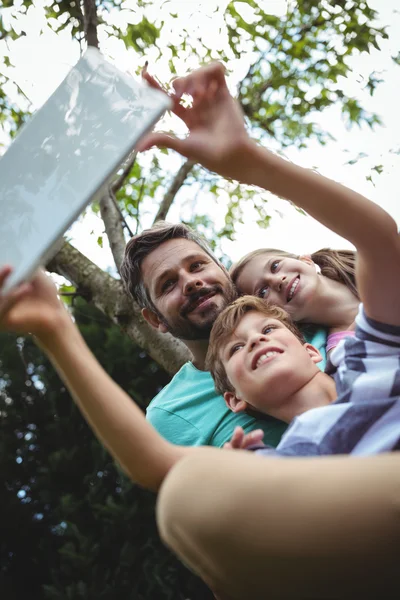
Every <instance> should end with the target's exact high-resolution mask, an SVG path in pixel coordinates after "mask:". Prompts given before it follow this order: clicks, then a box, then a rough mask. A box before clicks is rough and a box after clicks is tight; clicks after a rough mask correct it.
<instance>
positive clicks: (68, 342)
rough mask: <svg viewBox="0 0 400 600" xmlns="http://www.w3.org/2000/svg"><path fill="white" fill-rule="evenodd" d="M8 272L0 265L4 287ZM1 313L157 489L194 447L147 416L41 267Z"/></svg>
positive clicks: (106, 439)
mask: <svg viewBox="0 0 400 600" xmlns="http://www.w3.org/2000/svg"><path fill="white" fill-rule="evenodd" d="M9 272H10V270H9V269H4V268H3V269H1V270H0V290H1V286H2V284H3V282H4V280H5V279H6V277H7V276H8V274H9ZM10 304H11V306H10ZM1 314H2V316H0V328H1V329H5V330H8V331H14V332H16V333H25V334H26V333H28V332H30V333H33V334H34V335H35V336H36V339H37V341H38V343H39V345H40V346H41V347H42V348H43V350H44V351H45V352H46V354H47V355H48V356H49V358H50V360H51V362H52V363H53V365H54V366H55V368H56V369H57V371H58V373H59V375H60V376H61V378H62V379H63V381H64V383H65V384H66V386H67V387H68V389H69V391H70V393H71V394H72V396H73V398H74V400H75V402H76V404H77V405H78V406H79V408H80V410H81V411H82V413H83V415H84V417H85V419H86V420H87V421H88V423H89V424H90V426H91V427H92V429H93V430H94V432H95V434H96V436H97V437H98V438H99V439H100V441H101V442H102V443H103V444H104V445H105V446H106V448H107V449H108V450H109V451H110V452H111V454H112V455H113V456H114V458H115V459H116V460H117V461H118V462H119V463H120V464H121V466H122V468H123V469H124V471H125V472H126V473H127V474H128V475H129V477H130V478H131V479H132V480H133V481H135V482H137V483H139V484H140V485H142V486H143V487H146V488H148V489H151V490H158V488H159V487H160V485H161V483H162V482H163V480H164V477H165V476H166V475H167V473H168V471H169V469H170V468H171V467H172V466H173V465H174V464H175V463H176V462H177V461H178V460H179V459H180V458H182V457H183V456H185V455H186V454H188V453H190V452H193V451H196V449H192V448H185V447H182V446H174V445H173V444H170V443H169V442H167V441H165V440H164V439H163V438H162V437H161V436H160V435H159V434H158V433H157V432H156V431H155V430H154V429H153V427H152V426H151V425H150V424H149V423H148V422H147V421H146V419H145V417H144V415H143V413H142V411H141V410H140V409H139V407H138V406H136V405H135V403H134V402H133V401H132V400H131V398H130V397H129V396H128V395H127V394H126V393H125V392H124V391H123V390H122V389H121V388H120V387H119V386H118V385H117V384H116V383H115V382H114V381H113V380H112V379H111V378H110V377H109V376H108V375H107V373H106V372H105V371H104V369H103V368H102V367H101V366H100V364H99V363H98V362H97V360H96V359H95V357H94V356H93V354H92V353H91V352H90V350H89V348H88V347H87V345H86V343H85V341H84V340H83V338H82V336H81V334H80V333H79V331H78V329H77V327H76V326H75V325H74V323H73V322H72V320H71V317H70V315H69V314H68V312H67V311H66V309H65V308H64V306H63V305H62V303H61V302H60V301H59V299H58V298H57V290H56V288H55V286H54V284H53V282H52V281H51V279H50V278H49V277H47V276H46V275H45V274H44V273H43V272H40V273H39V274H38V275H37V276H36V277H35V278H34V280H33V281H32V283H30V284H24V287H23V288H21V291H17V292H16V293H14V294H13V296H12V297H11V298H1V296H0V315H1Z"/></svg>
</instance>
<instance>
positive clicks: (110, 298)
mask: <svg viewBox="0 0 400 600" xmlns="http://www.w3.org/2000/svg"><path fill="white" fill-rule="evenodd" d="M46 268H47V269H48V270H50V271H54V272H56V273H58V274H59V275H62V276H63V277H65V278H66V279H68V280H69V281H71V283H73V284H74V285H75V286H76V288H77V290H78V292H79V293H80V294H81V295H82V296H83V297H84V298H86V299H87V300H88V301H91V302H92V303H93V304H94V305H95V306H97V308H99V309H100V310H101V311H102V312H103V313H104V314H106V315H107V316H108V317H109V318H110V319H111V320H112V321H113V322H114V323H116V324H117V325H119V327H121V329H122V330H123V331H125V332H126V334H127V335H128V336H129V337H130V338H131V339H133V340H134V341H135V342H136V343H137V344H138V345H139V346H140V347H141V348H143V349H144V350H145V351H146V352H147V353H148V354H149V355H150V356H151V357H152V358H153V359H154V360H155V361H156V362H158V364H159V365H161V366H162V367H163V368H164V369H165V370H166V371H167V372H168V373H170V374H171V375H173V374H174V373H176V371H177V370H178V369H179V368H180V367H181V366H182V364H183V363H184V362H186V361H187V360H188V359H190V353H189V351H188V349H187V348H186V346H185V345H184V344H183V343H182V342H181V341H179V340H177V339H175V338H173V337H172V336H170V335H169V334H166V335H164V334H160V333H158V331H156V330H155V329H153V328H152V327H150V325H148V323H147V322H146V321H145V320H144V318H143V317H142V314H141V311H140V308H139V306H138V305H137V304H136V302H134V301H133V300H132V299H131V298H130V297H129V296H128V294H127V293H126V292H125V290H124V288H123V285H122V283H121V281H118V280H117V279H114V278H113V277H111V275H109V274H108V273H106V272H104V271H102V270H101V269H100V268H99V267H98V266H97V265H95V264H94V263H92V262H91V261H90V260H89V259H88V258H87V257H86V256H84V255H83V254H82V253H81V252H79V250H77V249H76V248H74V246H72V245H71V244H69V243H68V242H64V244H63V246H62V248H61V250H60V251H59V252H58V253H57V255H56V256H55V257H54V258H53V259H52V260H51V261H50V263H49V264H48V265H47V267H46Z"/></svg>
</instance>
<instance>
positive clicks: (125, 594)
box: [0, 299, 211, 600]
mask: <svg viewBox="0 0 400 600" xmlns="http://www.w3.org/2000/svg"><path fill="white" fill-rule="evenodd" d="M74 304H75V308H74V314H75V319H76V320H77V323H78V324H79V327H80V329H81V331H82V333H83V335H84V337H85V339H86V340H87V342H88V343H89V345H90V347H91V348H92V349H93V351H94V352H95V354H96V355H97V357H98V358H99V360H100V361H101V362H102V364H103V365H104V366H105V368H106V369H107V371H108V372H109V373H110V374H111V376H112V377H113V378H114V379H115V380H116V381H117V382H118V383H120V384H121V385H122V386H123V387H124V388H125V389H126V390H127V391H128V393H130V394H131V395H132V396H133V397H134V398H135V400H136V401H138V402H139V404H140V405H141V406H142V407H144V406H145V405H146V404H147V402H148V401H149V399H150V398H151V396H152V395H154V394H155V393H156V392H157V390H158V389H159V388H160V387H161V386H163V385H164V384H165V382H166V375H165V373H163V372H162V371H161V370H160V369H159V367H158V366H157V365H156V364H155V363H154V362H153V361H151V360H150V359H149V358H148V357H147V356H146V355H145V354H144V353H143V352H142V351H141V350H140V348H138V347H134V346H133V345H132V343H131V341H130V340H129V339H128V338H127V337H126V336H124V335H123V334H122V333H121V332H120V331H119V330H118V328H116V327H115V326H110V324H109V323H108V322H107V321H106V319H105V317H104V316H103V315H102V314H101V313H99V312H98V311H97V310H95V309H93V307H90V306H89V305H86V304H85V303H84V302H83V300H80V299H75V300H74ZM0 347H1V353H0V423H1V436H0V469H1V472H2V481H3V484H2V485H4V487H3V488H2V492H1V506H2V510H1V512H0V529H1V532H2V535H1V540H0V554H1V557H0V596H1V597H2V598H7V600H17V599H18V600H20V599H21V598H24V597H26V598H29V599H30V600H39V599H40V600H43V599H48V600H70V599H71V600H77V599H78V598H84V599H85V600H92V599H93V600H100V599H101V600H115V599H116V598H126V599H127V600H129V599H132V600H139V599H143V600H151V599H155V600H158V599H162V598H165V599H168V598H170V599H172V598H174V599H175V598H176V599H179V598H181V599H182V600H183V598H192V599H196V598H198V599H200V598H208V597H211V596H209V594H208V592H207V590H206V589H205V588H204V586H203V584H202V583H201V582H199V581H198V580H197V579H196V578H194V577H193V576H192V575H191V574H190V573H189V572H188V571H187V570H186V569H185V568H184V567H183V566H182V565H180V564H179V563H178V561H177V560H176V559H175V558H174V557H173V556H172V555H171V554H170V553H169V552H168V551H167V550H166V549H165V548H164V547H163V546H162V545H161V543H160V541H159V539H158V536H157V532H156V527H155V522H154V500H155V499H154V496H153V494H151V493H149V492H145V491H144V490H142V489H140V488H138V487H137V486H135V485H133V484H132V483H131V482H130V481H129V480H128V479H127V478H126V477H125V476H124V475H123V473H121V472H120V470H119V469H118V468H117V466H116V465H115V464H114V463H113V462H112V460H111V459H110V456H109V455H108V453H107V452H106V451H105V450H104V448H103V447H102V446H101V445H100V444H99V443H98V442H97V440H96V439H95V437H94V435H93V433H92V432H91V431H90V429H89V428H88V426H87V425H86V423H85V421H84V419H83V418H82V417H81V415H80V413H79V411H78V409H77V408H76V407H75V405H74V403H73V402H72V399H71V398H70V396H69V394H68V393H67V391H66V390H65V388H64V386H63V384H62V382H61V381H60V380H59V379H58V377H57V376H56V375H55V372H54V370H53V369H52V368H51V366H50V365H49V363H48V361H47V360H46V359H45V358H44V357H43V355H42V353H41V352H40V350H39V349H38V348H37V347H36V346H35V345H34V344H33V342H32V340H30V339H22V338H18V339H17V340H16V339H15V338H13V337H12V336H10V335H6V334H1V335H0Z"/></svg>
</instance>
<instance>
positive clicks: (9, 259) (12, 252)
mask: <svg viewBox="0 0 400 600" xmlns="http://www.w3.org/2000/svg"><path fill="white" fill-rule="evenodd" d="M167 108H170V100H169V98H168V97H167V96H166V95H164V94H162V93H161V92H158V91H157V90H154V89H151V88H150V87H147V86H146V85H145V84H144V83H137V82H136V81H135V80H134V79H133V78H131V77H129V76H128V75H126V74H124V73H121V72H120V71H118V70H117V69H116V68H115V67H114V66H113V65H111V64H109V63H108V62H107V61H106V60H104V58H103V57H102V56H101V54H100V52H99V51H98V50H96V49H95V48H89V49H88V50H87V51H86V52H85V54H84V55H83V56H82V58H81V59H80V60H79V62H78V63H77V65H76V66H75V67H74V68H73V69H72V70H71V71H70V73H69V74H68V76H67V77H66V78H65V79H64V81H63V82H62V83H61V85H60V86H59V87H58V89H57V90H56V91H55V92H54V94H53V95H52V96H51V97H50V98H49V100H48V101H47V102H46V103H45V104H44V106H43V107H42V108H41V109H40V110H39V111H38V112H37V113H36V114H35V115H34V117H33V118H32V119H31V121H30V122H29V123H28V124H27V125H25V126H24V127H23V129H22V130H21V132H20V133H19V134H18V136H17V137H16V139H15V141H14V142H13V143H12V144H11V146H10V148H9V149H8V150H7V152H6V153H5V154H4V156H3V157H2V158H1V159H0V267H1V266H4V265H10V266H11V267H12V268H13V273H12V275H11V276H10V277H9V279H8V281H7V285H6V286H5V287H4V291H6V290H7V289H10V288H11V287H13V286H15V285H17V284H19V283H20V282H22V281H24V280H26V279H28V278H29V277H30V276H31V275H32V274H33V272H34V271H35V269H36V268H37V267H38V266H39V265H40V264H44V263H45V262H46V261H47V260H49V259H50V258H51V255H52V253H54V252H55V250H56V249H57V248H55V245H56V246H58V245H57V241H58V240H59V239H60V236H62V235H63V234H64V233H65V231H66V230H67V229H68V227H69V226H70V225H71V224H72V223H73V221H74V220H75V219H76V218H77V217H78V216H79V214H80V213H81V212H82V211H83V209H84V208H85V206H86V205H87V204H88V203H89V202H91V201H92V200H94V199H96V198H100V196H101V194H102V193H104V191H105V186H107V185H108V183H109V180H110V177H111V176H112V175H113V174H115V172H116V171H117V170H118V168H119V167H120V165H121V163H122V162H123V161H124V160H125V159H126V158H127V157H128V155H129V154H130V152H131V151H132V150H133V149H134V146H135V144H136V143H137V142H138V140H139V139H140V137H142V136H143V134H144V133H146V132H147V131H148V130H149V129H151V128H152V126H153V125H154V124H155V122H156V121H157V120H158V119H159V118H160V117H161V115H162V114H163V113H164V111H165V110H166V109H167Z"/></svg>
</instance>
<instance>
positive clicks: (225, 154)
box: [137, 63, 253, 179]
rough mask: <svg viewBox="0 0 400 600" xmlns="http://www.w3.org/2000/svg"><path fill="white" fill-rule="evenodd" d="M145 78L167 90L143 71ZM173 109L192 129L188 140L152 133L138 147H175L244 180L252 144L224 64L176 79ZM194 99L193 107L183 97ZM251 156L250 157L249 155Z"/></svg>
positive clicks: (216, 168)
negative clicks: (244, 170)
mask: <svg viewBox="0 0 400 600" xmlns="http://www.w3.org/2000/svg"><path fill="white" fill-rule="evenodd" d="M143 78H144V79H145V80H146V81H147V82H148V83H149V84H150V85H151V86H152V87H154V88H156V89H158V90H161V91H164V92H165V90H163V88H162V87H161V86H160V84H159V83H158V82H157V81H156V80H155V79H154V78H153V77H152V76H151V75H149V74H148V73H147V69H144V71H143ZM172 85H173V87H174V93H172V94H168V95H169V96H170V98H171V100H172V101H173V112H174V113H175V114H176V115H177V116H178V117H179V118H180V119H182V121H183V122H184V123H185V125H186V126H187V128H188V129H189V134H188V136H187V138H186V139H183V140H181V139H178V138H176V137H173V136H170V135H166V134H165V133H151V134H149V135H147V136H145V137H144V138H143V139H142V140H141V142H140V143H139V144H138V146H137V149H138V150H147V149H149V148H151V147H152V146H158V147H163V148H172V149H173V150H176V151H177V152H179V153H180V154H182V155H183V156H186V157H187V158H189V159H191V160H194V161H196V162H199V163H201V164H202V165H204V166H205V167H207V168H208V169H210V170H211V171H216V172H217V173H219V174H220V175H223V176H224V177H228V178H234V179H241V172H242V171H243V168H244V162H245V160H244V159H246V158H247V156H248V155H249V152H248V146H249V145H252V144H253V142H251V140H250V138H249V137H248V135H247V132H246V129H245V124H244V118H243V113H242V110H241V108H240V106H239V104H238V102H236V100H234V99H233V98H232V96H231V95H230V93H229V90H228V88H227V85H226V81H225V70H224V67H223V66H222V64H220V63H211V64H209V65H207V66H206V67H202V68H201V69H197V70H196V71H193V73H190V75H188V76H187V77H182V78H179V79H175V80H174V81H173V84H172ZM183 94H188V95H190V96H191V97H192V98H193V103H192V106H191V107H189V108H185V107H184V106H182V105H181V103H180V101H181V97H182V95H183ZM249 158H250V157H249Z"/></svg>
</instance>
